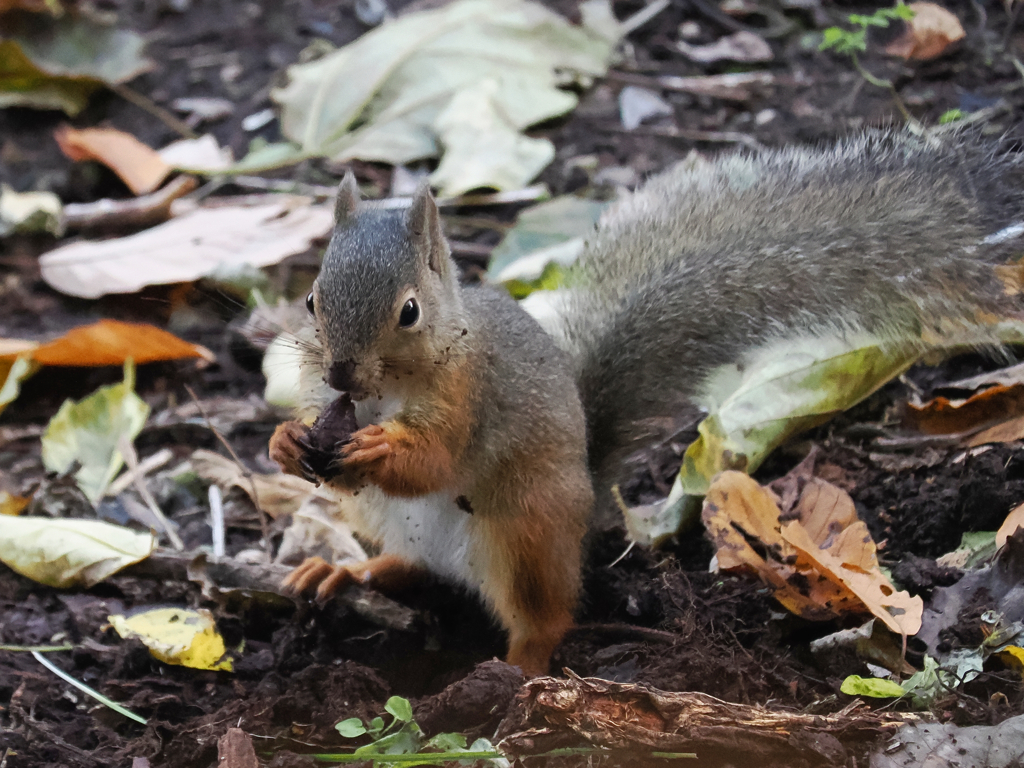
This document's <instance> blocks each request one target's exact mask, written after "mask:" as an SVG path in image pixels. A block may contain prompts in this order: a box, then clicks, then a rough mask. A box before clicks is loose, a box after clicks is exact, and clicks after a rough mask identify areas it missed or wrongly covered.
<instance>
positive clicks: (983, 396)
mask: <svg viewBox="0 0 1024 768" xmlns="http://www.w3.org/2000/svg"><path fill="white" fill-rule="evenodd" d="M1019 416H1024V384H1013V385H1010V386H1004V385H1001V384H997V385H995V386H993V387H989V388H988V389H984V390H982V391H981V392H978V393H977V394H974V395H972V396H971V397H969V398H968V399H966V400H960V401H956V400H950V399H948V398H945V397H936V398H934V399H933V400H930V401H929V402H927V403H925V404H924V405H922V406H916V405H913V404H908V406H907V410H906V415H905V418H904V421H905V423H906V424H907V426H909V427H911V428H912V429H916V430H917V431H919V432H923V433H924V434H926V435H955V434H960V433H964V432H974V431H977V430H978V429H979V428H980V427H983V426H986V425H992V424H995V423H996V422H1003V421H1008V420H1009V419H1013V418H1017V417H1019Z"/></svg>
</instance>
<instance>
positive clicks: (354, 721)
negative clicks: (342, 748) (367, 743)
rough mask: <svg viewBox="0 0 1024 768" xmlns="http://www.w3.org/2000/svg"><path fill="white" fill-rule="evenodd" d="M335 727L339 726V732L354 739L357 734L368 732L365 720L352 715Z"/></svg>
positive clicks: (347, 737)
mask: <svg viewBox="0 0 1024 768" xmlns="http://www.w3.org/2000/svg"><path fill="white" fill-rule="evenodd" d="M334 727H335V728H337V729H338V733H340V734H341V735H342V736H344V737H345V738H346V739H354V738H356V737H357V736H362V735H363V734H365V733H366V726H364V725H363V721H362V720H360V719H359V718H358V717H350V718H349V719H348V720H342V721H341V722H340V723H338V724H337V725H336V726H334Z"/></svg>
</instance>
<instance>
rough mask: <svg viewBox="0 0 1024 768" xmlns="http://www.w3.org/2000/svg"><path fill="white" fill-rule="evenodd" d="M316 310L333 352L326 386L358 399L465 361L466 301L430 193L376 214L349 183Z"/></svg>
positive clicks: (312, 298)
mask: <svg viewBox="0 0 1024 768" xmlns="http://www.w3.org/2000/svg"><path fill="white" fill-rule="evenodd" d="M307 307H308V308H309V311H310V312H311V313H312V314H313V316H314V318H315V319H316V325H317V336H318V338H319V340H320V343H321V344H322V345H323V351H324V381H325V382H326V383H327V384H328V385H329V386H330V387H331V388H333V389H336V390H338V391H342V392H349V393H350V394H351V395H352V397H353V399H355V400H360V399H362V398H365V397H368V396H371V395H376V396H378V397H380V396H382V394H383V391H384V389H385V387H389V386H391V385H392V384H393V383H396V382H397V383H399V384H400V383H401V381H402V380H403V379H405V378H409V377H422V375H423V374H424V373H427V374H428V375H433V373H432V372H433V371H436V370H437V369H438V367H439V366H444V365H445V364H447V362H448V361H449V360H450V359H451V358H452V357H453V356H454V355H456V354H458V353H459V349H460V347H461V346H462V343H461V338H462V336H464V335H465V333H466V331H465V328H466V326H465V323H464V315H463V308H462V301H461V299H460V296H459V288H458V282H457V277H456V274H455V265H454V264H453V262H452V260H451V256H450V251H449V248H448V242H447V241H446V240H445V237H444V234H443V233H442V231H441V217H440V214H439V213H438V210H437V205H436V204H435V203H434V198H433V196H432V195H431V194H430V188H429V187H428V186H426V184H424V185H423V186H421V187H420V189H419V190H418V191H417V192H416V195H415V196H414V197H413V199H412V204H411V205H410V207H409V208H408V209H406V210H401V209H384V208H374V207H373V206H372V205H371V204H361V203H360V200H359V190H358V188H357V187H356V180H355V177H354V176H353V175H352V174H351V173H348V174H346V176H345V178H344V179H343V180H342V182H341V186H340V188H339V190H338V201H337V204H336V206H335V227H334V234H333V235H332V237H331V242H330V244H329V245H328V246H327V253H326V254H325V255H324V260H323V264H322V266H321V268H320V275H319V276H318V277H317V279H316V282H315V283H314V284H313V290H312V291H310V294H309V297H308V298H307Z"/></svg>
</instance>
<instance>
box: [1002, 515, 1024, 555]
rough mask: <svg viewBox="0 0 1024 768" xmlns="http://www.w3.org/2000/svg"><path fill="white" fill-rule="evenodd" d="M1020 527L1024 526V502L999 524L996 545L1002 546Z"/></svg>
mask: <svg viewBox="0 0 1024 768" xmlns="http://www.w3.org/2000/svg"><path fill="white" fill-rule="evenodd" d="M1019 528H1024V504H1021V505H1020V506H1019V507H1017V508H1016V509H1014V510H1013V511H1012V512H1011V513H1010V514H1008V515H1007V516H1006V519H1005V520H1003V524H1002V525H1000V526H999V530H998V531H996V547H997V548H999V547H1002V546H1003V545H1004V544H1005V543H1006V540H1007V539H1008V538H1010V537H1011V536H1013V534H1014V533H1016V532H1017V530H1018V529H1019Z"/></svg>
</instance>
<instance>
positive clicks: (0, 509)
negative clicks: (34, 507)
mask: <svg viewBox="0 0 1024 768" xmlns="http://www.w3.org/2000/svg"><path fill="white" fill-rule="evenodd" d="M30 501H32V497H31V496H16V495H15V494H13V493H9V492H8V491H0V515H20V514H21V513H22V512H24V511H25V507H27V506H28V504H29V502H30Z"/></svg>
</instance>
